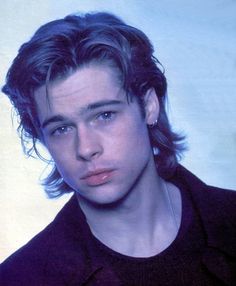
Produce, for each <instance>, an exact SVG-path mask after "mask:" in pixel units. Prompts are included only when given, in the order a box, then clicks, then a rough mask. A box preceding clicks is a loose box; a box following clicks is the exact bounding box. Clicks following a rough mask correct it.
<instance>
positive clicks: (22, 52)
mask: <svg viewBox="0 0 236 286" xmlns="http://www.w3.org/2000/svg"><path fill="white" fill-rule="evenodd" d="M153 54H154V49H153V46H152V44H151V43H150V41H149V39H148V38H147V36H146V35H145V34H144V33H143V32H142V31H140V30H138V29H136V28H134V27H132V26H129V25H127V24H126V23H124V22H123V21H122V20H121V19H119V18H118V17H116V16H114V15H112V14H110V13H103V12H100V13H87V14H84V15H68V16H66V17H65V18H63V19H60V20H55V21H52V22H49V23H47V24H45V25H43V26H41V27H40V28H39V29H38V30H37V31H36V33H35V34H34V35H33V37H32V38H31V39H30V40H29V41H28V42H26V43H24V44H23V45H22V46H21V47H20V49H19V52H18V55H17V56H16V58H15V59H14V61H13V63H12V65H11V67H10V69H9V71H8V73H7V77H6V83H5V85H4V86H3V88H2V91H3V92H4V93H5V94H7V95H8V97H9V98H10V100H11V102H12V104H13V105H14V107H15V110H16V111H17V115H18V116H19V127H18V132H19V134H20V137H21V140H22V146H23V150H24V152H25V153H26V154H27V155H29V156H33V154H34V153H36V154H37V156H38V157H41V155H40V152H39V151H38V149H37V142H38V141H39V142H40V141H42V138H41V135H40V132H39V129H40V128H39V120H38V116H37V110H36V106H35V100H34V91H35V90H36V89H37V88H39V87H41V86H43V85H46V86H47V84H48V83H49V82H51V81H54V80H56V79H61V78H65V77H67V76H68V75H70V74H71V73H73V72H74V71H76V70H77V69H78V68H80V67H82V66H84V65H86V64H89V63H91V62H98V63H101V64H103V63H111V64H112V65H113V66H115V67H116V68H117V69H118V70H119V75H120V78H121V83H122V86H123V88H124V90H125V91H126V94H127V95H128V96H130V97H132V96H135V97H136V98H137V99H138V102H139V104H140V106H141V107H142V98H143V95H144V94H145V93H146V92H147V91H148V89H150V88H154V89H155V91H156V94H157V96H158V99H159V104H160V115H159V118H158V124H157V125H156V126H154V127H152V128H149V135H150V141H151V144H152V147H153V148H154V150H158V152H154V155H155V161H156V164H157V170H158V172H159V174H160V175H161V176H163V177H164V178H167V177H169V176H171V175H172V174H173V172H174V170H175V168H176V166H177V164H178V159H179V158H180V156H181V153H182V151H183V150H184V145H183V139H184V138H183V136H181V135H179V134H176V133H174V132H173V131H172V130H171V126H170V124H169V121H168V117H167V114H166V110H165V105H166V91H167V82H166V78H165V75H164V71H163V68H162V65H161V64H160V62H159V61H158V60H157V58H156V57H155V56H154V55H153ZM43 185H44V187H45V190H46V192H47V194H48V195H49V197H56V196H60V195H62V194H64V193H68V192H71V191H73V190H72V189H71V188H70V187H69V186H68V185H67V184H66V182H64V180H63V178H62V177H61V175H60V173H59V172H58V170H57V167H56V166H55V165H54V167H53V170H52V171H51V173H50V174H49V175H48V176H47V178H46V179H45V180H44V181H43Z"/></svg>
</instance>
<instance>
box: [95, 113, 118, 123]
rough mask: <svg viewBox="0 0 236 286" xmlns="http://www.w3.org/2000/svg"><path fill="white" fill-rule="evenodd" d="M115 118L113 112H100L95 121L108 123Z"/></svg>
mask: <svg viewBox="0 0 236 286" xmlns="http://www.w3.org/2000/svg"><path fill="white" fill-rule="evenodd" d="M114 116H115V112H114V111H105V112H102V113H100V114H99V115H98V116H97V119H98V120H103V121H110V120H112V119H113V118H114Z"/></svg>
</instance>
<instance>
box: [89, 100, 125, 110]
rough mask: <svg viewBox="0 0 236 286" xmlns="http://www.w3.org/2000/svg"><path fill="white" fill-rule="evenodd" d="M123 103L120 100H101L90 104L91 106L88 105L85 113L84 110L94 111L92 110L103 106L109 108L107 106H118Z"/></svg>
mask: <svg viewBox="0 0 236 286" xmlns="http://www.w3.org/2000/svg"><path fill="white" fill-rule="evenodd" d="M122 103H123V101H120V100H115V99H113V100H101V101H98V102H94V103H91V104H88V106H87V107H85V111H86V110H94V109H97V108H99V107H103V106H109V105H119V104H122Z"/></svg>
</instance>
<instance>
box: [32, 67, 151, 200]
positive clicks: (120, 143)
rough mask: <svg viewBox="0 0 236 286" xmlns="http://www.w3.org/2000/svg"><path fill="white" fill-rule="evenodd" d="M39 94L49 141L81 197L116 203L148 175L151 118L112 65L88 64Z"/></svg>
mask: <svg viewBox="0 0 236 286" xmlns="http://www.w3.org/2000/svg"><path fill="white" fill-rule="evenodd" d="M35 99H36V104H37V109H38V114H39V120H40V124H41V128H42V133H43V138H44V143H45V145H46V147H47V148H48V150H49V152H50V153H51V156H52V158H53V159H54V161H55V164H56V166H57V168H58V171H59V172H60V174H61V176H62V177H63V178H64V180H65V182H66V183H67V184H68V185H69V186H71V188H73V189H74V190H75V191H76V192H77V193H78V194H79V197H82V198H83V199H85V200H87V201H90V202H94V203H98V204H107V203H114V202H117V201H119V200H120V199H122V198H123V197H125V196H126V195H127V194H128V193H129V192H130V191H131V190H133V189H135V188H137V187H138V186H139V185H140V183H142V181H143V180H147V179H148V174H149V173H150V172H149V169H150V165H151V164H152V165H153V156H152V150H151V146H150V142H149V136H148V131H147V125H146V124H147V122H146V121H147V118H146V119H145V118H143V116H142V115H141V112H140V108H139V106H138V104H137V103H136V101H135V100H132V102H129V103H128V102H127V98H126V94H125V92H124V90H123V89H122V88H121V87H120V84H119V82H118V79H117V76H116V74H115V71H114V70H113V69H112V68H110V67H108V66H105V65H88V66H85V67H83V68H81V69H78V70H77V71H76V72H75V73H73V74H72V75H70V76H69V77H67V78H66V79H64V80H61V81H57V82H54V83H53V84H51V85H50V87H49V96H48V97H47V96H46V88H45V86H44V87H41V88H40V89H38V90H37V91H36V92H35ZM150 120H151V119H150ZM134 186H135V188H133V187H134Z"/></svg>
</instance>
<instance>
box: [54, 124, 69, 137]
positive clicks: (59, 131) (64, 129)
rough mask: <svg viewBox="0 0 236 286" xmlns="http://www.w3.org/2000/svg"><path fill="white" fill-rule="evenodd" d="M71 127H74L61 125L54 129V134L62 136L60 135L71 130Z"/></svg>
mask: <svg viewBox="0 0 236 286" xmlns="http://www.w3.org/2000/svg"><path fill="white" fill-rule="evenodd" d="M71 128H72V127H71V126H60V127H58V128H56V129H55V130H53V131H52V135H53V136H60V135H64V134H67V133H68V132H70V131H71Z"/></svg>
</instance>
